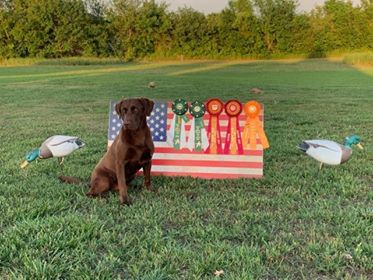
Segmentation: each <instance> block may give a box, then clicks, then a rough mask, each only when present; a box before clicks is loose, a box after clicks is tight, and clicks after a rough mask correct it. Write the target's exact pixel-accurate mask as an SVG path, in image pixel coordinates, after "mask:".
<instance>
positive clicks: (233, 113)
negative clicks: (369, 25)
mask: <svg viewBox="0 0 373 280" xmlns="http://www.w3.org/2000/svg"><path fill="white" fill-rule="evenodd" d="M225 112H226V114H227V116H229V122H228V130H227V136H226V138H225V146H224V153H225V154H232V155H237V154H240V155H242V154H243V146H242V140H241V132H240V124H239V116H240V114H241V112H242V104H241V102H240V101H239V100H236V99H232V100H229V101H228V102H227V103H226V104H225Z"/></svg>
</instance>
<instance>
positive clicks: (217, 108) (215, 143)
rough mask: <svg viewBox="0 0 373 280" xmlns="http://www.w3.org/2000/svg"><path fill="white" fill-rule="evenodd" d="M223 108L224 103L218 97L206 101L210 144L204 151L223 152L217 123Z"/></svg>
mask: <svg viewBox="0 0 373 280" xmlns="http://www.w3.org/2000/svg"><path fill="white" fill-rule="evenodd" d="M223 109H224V104H223V102H222V101H221V100H220V99H218V98H213V99H210V100H209V101H207V103H206V110H207V112H208V113H209V114H210V120H209V125H208V128H207V131H208V132H207V135H208V139H209V143H210V145H209V147H208V148H207V150H206V153H209V154H221V153H222V152H223V150H222V145H221V133H220V125H219V115H220V114H221V112H222V111H223Z"/></svg>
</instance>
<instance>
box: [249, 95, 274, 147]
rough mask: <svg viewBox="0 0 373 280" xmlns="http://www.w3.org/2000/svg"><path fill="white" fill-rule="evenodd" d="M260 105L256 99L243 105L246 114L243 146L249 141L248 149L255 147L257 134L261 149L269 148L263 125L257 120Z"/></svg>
mask: <svg viewBox="0 0 373 280" xmlns="http://www.w3.org/2000/svg"><path fill="white" fill-rule="evenodd" d="M260 110H261V106H260V104H259V103H258V102H256V101H249V102H247V103H246V104H245V105H244V112H245V115H246V118H247V119H246V124H245V129H244V131H243V143H244V146H245V147H247V145H248V144H249V143H250V149H255V148H256V136H257V135H258V136H259V139H260V142H261V143H262V146H263V149H267V148H269V143H268V139H267V136H266V135H265V133H264V130H263V126H262V124H261V122H260V120H259V114H260Z"/></svg>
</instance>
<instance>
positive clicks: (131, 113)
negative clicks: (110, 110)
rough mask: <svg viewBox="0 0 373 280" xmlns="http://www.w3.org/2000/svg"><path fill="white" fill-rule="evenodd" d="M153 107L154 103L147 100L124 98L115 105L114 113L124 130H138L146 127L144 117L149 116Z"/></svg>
mask: <svg viewBox="0 0 373 280" xmlns="http://www.w3.org/2000/svg"><path fill="white" fill-rule="evenodd" d="M153 106H154V102H153V101H151V100H149V99H147V98H126V99H122V100H121V101H119V102H118V103H117V104H116V105H115V111H116V112H117V114H118V116H119V117H120V118H121V119H122V120H123V126H124V127H125V128H126V129H129V130H138V129H140V128H141V127H143V126H144V125H146V117H147V116H150V114H151V112H152V110H153Z"/></svg>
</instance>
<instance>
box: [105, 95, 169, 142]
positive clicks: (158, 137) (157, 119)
mask: <svg viewBox="0 0 373 280" xmlns="http://www.w3.org/2000/svg"><path fill="white" fill-rule="evenodd" d="M116 103H117V102H116V101H112V102H111V104H110V115H109V129H108V140H111V141H113V140H114V139H115V137H116V136H117V135H118V134H119V131H120V128H121V127H122V123H123V122H122V120H121V119H120V118H119V116H118V114H117V113H116V112H115V104H116ZM147 123H148V126H149V128H150V131H151V133H152V138H153V141H159V142H166V140H167V103H166V102H155V104H154V108H153V111H152V113H151V115H150V117H147Z"/></svg>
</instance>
